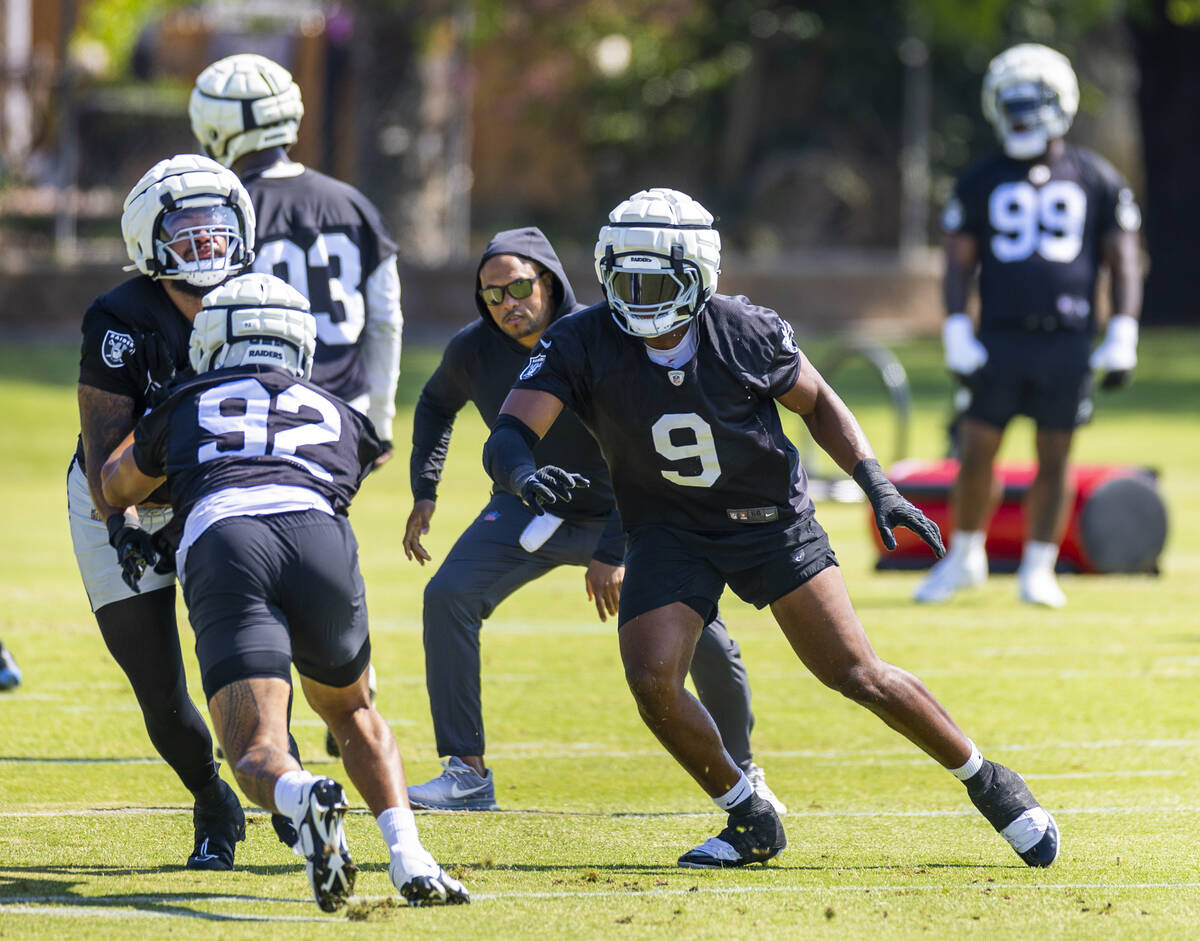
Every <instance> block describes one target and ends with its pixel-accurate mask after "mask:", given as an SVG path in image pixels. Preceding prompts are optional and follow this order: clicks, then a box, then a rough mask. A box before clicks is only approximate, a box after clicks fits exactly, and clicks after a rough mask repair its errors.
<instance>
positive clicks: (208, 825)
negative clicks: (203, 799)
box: [187, 781, 246, 872]
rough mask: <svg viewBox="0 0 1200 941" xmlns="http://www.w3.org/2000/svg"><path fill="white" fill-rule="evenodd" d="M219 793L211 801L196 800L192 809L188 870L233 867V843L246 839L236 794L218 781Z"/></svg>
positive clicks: (243, 816) (223, 870)
mask: <svg viewBox="0 0 1200 941" xmlns="http://www.w3.org/2000/svg"><path fill="white" fill-rule="evenodd" d="M219 783H220V785H221V788H220V796H219V797H218V798H217V799H216V800H215V801H213V802H212V803H205V804H201V803H200V802H199V801H196V803H195V805H194V806H193V808H192V826H193V828H194V830H195V845H194V846H193V848H192V855H191V856H189V857H188V859H187V868H188V869H207V870H213V871H219V872H225V871H228V870H230V869H232V868H233V851H234V844H235V843H240V842H241V841H242V840H244V839H246V814H245V812H244V811H243V810H242V804H241V801H239V800H238V797H237V794H235V793H234V792H233V788H231V787H230V786H229V785H228V784H226V783H225V782H224V781H219Z"/></svg>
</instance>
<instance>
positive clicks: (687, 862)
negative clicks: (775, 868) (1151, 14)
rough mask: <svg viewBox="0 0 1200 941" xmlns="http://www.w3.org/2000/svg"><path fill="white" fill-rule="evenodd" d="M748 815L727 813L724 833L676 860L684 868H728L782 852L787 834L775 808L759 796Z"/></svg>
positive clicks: (763, 860)
mask: <svg viewBox="0 0 1200 941" xmlns="http://www.w3.org/2000/svg"><path fill="white" fill-rule="evenodd" d="M751 800H754V801H756V807H755V808H754V810H753V811H752V812H750V813H745V814H730V815H729V821H728V823H727V825H726V827H725V829H724V830H722V831H721V832H720V833H719V834H718V835H717V836H714V837H711V838H709V839H707V840H705V841H704V842H703V843H701V844H700V845H699V846H697V847H696V848H695V849H694V850H692V851H691V852H688V853H684V854H683V855H682V856H680V857H679V865H680V866H682V867H683V868H684V869H728V868H732V867H736V866H749V865H751V864H752V863H765V862H766V861H767V860H768V859H772V858H774V857H776V856H778V855H779V854H780V853H781V852H783V849H784V847H786V846H787V835H786V834H785V833H784V832H783V824H782V823H781V822H780V820H779V815H778V814H777V813H775V808H774V807H772V806H771V805H770V804H768V803H767V802H766V801H765V800H763V799H762V798H760V797H757V796H755V797H752V798H751Z"/></svg>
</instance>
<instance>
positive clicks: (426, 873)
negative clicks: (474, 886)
mask: <svg viewBox="0 0 1200 941" xmlns="http://www.w3.org/2000/svg"><path fill="white" fill-rule="evenodd" d="M388 875H389V876H391V879H392V885H394V886H395V887H396V888H397V889H398V890H399V892H400V894H401V895H403V896H404V898H405V900H406V901H407V902H408V904H409V905H412V906H414V907H417V906H421V905H468V904H470V902H471V893H470V892H468V891H467V888H466V886H464V885H463V884H462V883H461V882H459V881H458V880H457V879H455V878H453V877H452V876H450V875H448V874H447V873H446V870H445V869H443V868H442V867H441V866H439V865H438V864H437V863H436V862H435V861H434V858H433V857H432V856H431V855H430V854H429V853H428V852H427V851H425V850H424V849H422V850H421V851H420V852H419V853H411V852H410V853H406V854H404V856H402V857H397V858H396V859H394V860H392V864H391V865H390V866H388Z"/></svg>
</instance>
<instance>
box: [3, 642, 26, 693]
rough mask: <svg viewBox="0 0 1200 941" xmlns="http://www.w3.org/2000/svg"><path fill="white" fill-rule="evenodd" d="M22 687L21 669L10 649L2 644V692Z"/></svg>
mask: <svg viewBox="0 0 1200 941" xmlns="http://www.w3.org/2000/svg"><path fill="white" fill-rule="evenodd" d="M20 685H21V668H20V667H19V666H17V661H16V660H14V659H13V655H12V654H11V653H9V651H8V648H7V647H5V646H4V644H3V643H0V690H3V689H15V688H16V687H18V686H20Z"/></svg>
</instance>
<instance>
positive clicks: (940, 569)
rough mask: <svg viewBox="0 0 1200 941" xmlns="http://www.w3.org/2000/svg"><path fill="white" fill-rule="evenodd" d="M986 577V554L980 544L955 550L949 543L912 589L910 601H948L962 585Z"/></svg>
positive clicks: (971, 583)
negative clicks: (941, 556) (945, 550)
mask: <svg viewBox="0 0 1200 941" xmlns="http://www.w3.org/2000/svg"><path fill="white" fill-rule="evenodd" d="M987 576H988V561H987V553H986V552H985V551H984V549H983V547H982V546H980V547H979V548H978V549H977V550H972V551H963V550H959V551H958V552H955V551H954V546H953V545H951V546H950V551H949V552H947V553H946V556H945V558H943V559H941V560H940V561H939V562H935V563H934V566H933V568H931V569H930V570H929V574H928V575H926V576H925V578H924V579H923V580H922V581H921V584H920V585H918V586H917V590H916V591H915V592H913V601H919V602H922V603H924V604H936V603H938V602H940V601H948V600H949V599H950V598H951V597H953V595H954V594H955V593H956V592H958V591H961V590H962V589H963V588H974V587H976V586H977V585H982V584H983V583H984V582H985V581H987Z"/></svg>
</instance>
